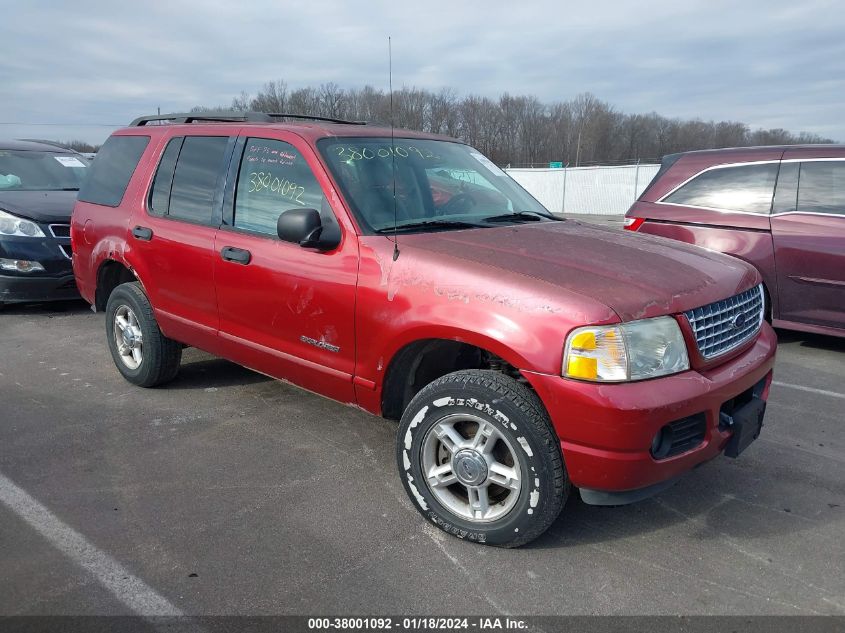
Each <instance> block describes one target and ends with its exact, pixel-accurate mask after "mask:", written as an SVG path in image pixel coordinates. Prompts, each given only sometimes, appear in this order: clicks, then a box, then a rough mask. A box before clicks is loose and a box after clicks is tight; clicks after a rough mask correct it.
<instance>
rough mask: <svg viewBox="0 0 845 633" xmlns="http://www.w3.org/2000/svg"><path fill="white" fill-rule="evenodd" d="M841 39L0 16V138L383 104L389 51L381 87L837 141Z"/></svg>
mask: <svg viewBox="0 0 845 633" xmlns="http://www.w3.org/2000/svg"><path fill="white" fill-rule="evenodd" d="M843 33H845V2H842V1H841V0H827V1H826V0H818V1H812V0H801V1H800V2H795V0H791V1H789V2H780V1H773V0H742V1H736V0H734V1H731V2H721V1H718V0H671V1H668V0H667V1H658V2H648V1H639V2H633V1H630V2H602V1H595V0H582V1H580V2H579V1H576V2H573V1H571V0H570V1H569V2H564V1H562V0H552V1H549V2H545V1H544V2H530V1H529V2H526V1H521V2H517V1H510V2H498V1H494V0H485V1H479V2H475V1H472V2H461V1H460V0H450V1H448V2H441V1H439V0H437V1H435V0H415V1H413V2H402V1H401V0H394V1H393V2H381V1H371V2H364V1H346V2H343V1H336V2H328V1H327V2H322V1H321V0H310V1H308V2H283V1H279V0H277V1H275V2H273V1H255V2H250V1H248V0H243V1H242V2H239V3H236V2H216V1H213V0H203V1H201V2H200V1H194V0H189V1H184V0H169V1H168V2H143V3H140V2H115V1H114V0H108V1H103V2H100V1H86V0H77V1H75V2H59V1H52V2H43V1H35V0H27V1H25V2H23V1H21V0H0V138H21V137H29V138H32V137H35V138H52V139H63V140H65V139H82V140H86V141H89V142H96V143H99V142H102V141H103V140H104V139H105V138H106V137H107V136H108V134H109V132H110V130H111V128H110V127H107V126H108V125H122V124H125V123H128V122H129V121H130V120H131V119H133V118H134V117H136V116H138V115H141V114H148V113H153V112H155V111H156V108H157V107H161V110H162V112H171V111H184V110H186V109H189V108H190V107H192V106H194V105H228V104H229V103H230V102H231V99H232V97H233V96H235V95H237V94H239V93H240V92H241V91H242V90H246V91H247V92H250V93H254V92H255V91H256V90H258V89H259V88H260V87H261V86H262V85H263V84H264V83H265V82H267V81H269V80H274V79H283V80H285V81H286V82H287V83H288V85H289V86H290V87H291V88H298V87H303V86H308V85H311V86H317V85H318V84H320V83H324V82H335V83H337V84H340V85H341V86H343V87H360V86H363V85H365V84H371V85H373V86H376V87H380V88H386V87H387V36H388V35H391V36H392V37H393V72H394V87H399V86H402V85H406V86H416V87H420V88H427V89H431V90H438V89H440V88H442V87H451V88H454V89H455V90H456V91H457V92H458V94H460V95H463V94H467V93H470V92H472V93H477V94H482V95H487V96H498V95H499V94H500V93H502V92H504V91H508V92H510V93H512V94H533V95H536V96H538V97H539V98H540V99H542V100H544V101H547V102H551V101H556V100H567V99H571V98H572V97H574V96H576V95H577V94H578V93H581V92H592V93H593V94H595V95H596V96H597V97H599V98H600V99H603V100H605V101H608V102H610V103H611V104H612V105H614V106H615V107H616V108H617V109H619V110H621V111H623V112H626V113H644V112H651V111H655V112H658V113H660V114H663V115H666V116H671V117H684V118H702V119H706V120H709V119H715V120H721V119H730V120H738V121H743V122H745V123H747V124H749V125H750V126H751V127H752V128H756V127H764V128H770V127H783V128H786V129H788V130H790V131H792V132H800V131H806V132H814V133H816V134H820V135H823V136H828V137H832V138H834V139H837V140H840V141H845V112H843V101H845V35H843ZM9 123H12V125H9ZM23 123H28V124H33V123H38V124H45V123H48V124H53V125H37V126H34V125H22V124H23ZM55 124H58V125H55Z"/></svg>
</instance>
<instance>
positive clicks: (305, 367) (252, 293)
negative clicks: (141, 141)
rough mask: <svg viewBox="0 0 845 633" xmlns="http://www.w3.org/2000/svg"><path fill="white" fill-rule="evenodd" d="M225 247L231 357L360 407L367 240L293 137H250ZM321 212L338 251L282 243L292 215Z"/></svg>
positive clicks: (223, 316)
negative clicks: (361, 287) (336, 237)
mask: <svg viewBox="0 0 845 633" xmlns="http://www.w3.org/2000/svg"><path fill="white" fill-rule="evenodd" d="M229 173H230V178H229V186H228V187H227V191H226V195H225V200H224V218H223V226H221V228H220V230H219V232H218V234H217V239H216V243H215V269H214V276H215V284H216V288H217V302H218V310H219V316H220V339H221V344H222V345H223V346H224V348H225V349H226V353H227V355H228V356H229V357H230V358H232V359H233V360H236V361H237V362H239V363H241V364H243V365H246V366H247V367H251V368H253V369H257V370H258V371H261V372H263V373H266V374H269V375H271V376H275V377H277V378H283V379H286V380H289V381H291V382H293V383H295V384H298V385H300V386H302V387H305V388H306V389H309V390H312V391H315V392H318V393H320V394H323V395H326V396H328V397H330V398H333V399H335V400H340V401H345V402H352V401H354V398H355V395H354V390H353V386H352V374H353V371H354V363H355V330H354V309H355V284H356V280H357V274H358V244H357V240H356V238H355V235H354V233H353V232H352V231H349V230H348V228H347V227H345V226H343V225H341V224H340V223H339V222H338V220H337V216H336V215H335V213H336V211H337V212H339V213H341V214H342V213H343V209H340V208H338V209H333V208H332V206H331V204H330V203H329V202H328V200H329V199H334V200H335V201H337V199H338V198H337V196H332V197H331V198H329V197H327V196H326V193H325V192H326V191H329V192H331V185H330V184H329V182H328V179H327V177H326V174H325V172H324V170H323V168H322V166H321V165H320V164H319V162H318V161H317V159H316V157H315V156H314V154H313V152H312V150H311V149H310V147H308V146H307V145H305V144H304V143H302V142H301V141H300V139H299V138H298V137H296V136H294V135H292V134H287V133H284V132H274V133H273V137H272V138H256V137H249V138H243V137H242V138H240V139H239V142H238V145H237V147H236V150H235V156H234V157H233V160H232V166H231V168H230V171H229ZM297 208H300V209H301V208H316V209H317V210H318V211H320V214H321V220H322V224H323V226H324V229H323V230H324V231H339V232H340V234H341V236H342V237H341V241H340V246H338V247H337V248H336V249H334V250H332V251H328V252H324V251H319V250H316V249H310V248H303V247H301V246H299V245H298V244H293V243H290V242H283V241H281V240H280V239H279V238H278V235H277V230H276V222H277V220H278V218H279V215H280V214H282V213H284V212H285V211H287V210H289V209H297Z"/></svg>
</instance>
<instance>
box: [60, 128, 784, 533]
mask: <svg viewBox="0 0 845 633" xmlns="http://www.w3.org/2000/svg"><path fill="white" fill-rule="evenodd" d="M296 118H303V117H296ZM157 119H163V120H164V119H166V120H169V121H170V124H168V125H150V123H158V122H159V121H157ZM304 119H305V120H304V122H300V123H291V122H290V121H291V120H292V117H290V116H285V115H265V114H255V113H248V114H240V115H229V116H224V115H167V116H163V117H145V118H141V119H138V120H136V121H135V122H133V124H132V125H131V126H130V127H129V128H127V129H123V130H120V131H118V132H116V133H115V134H113V135H112V137H111V138H110V139H109V140H108V141H107V142H106V144H105V146H104V147H103V150H102V151H101V152H100V154H98V157H97V158H96V160H95V161H94V165H93V167H92V173H91V175H90V177H89V178H88V180H87V181H86V183H85V185H84V187H83V189H82V191H81V192H80V195H79V201H78V202H77V205H76V208H75V210H74V214H73V221H72V229H71V233H72V239H73V245H74V258H73V262H74V270H75V272H76V275H77V279H78V284H79V288H80V291H81V292H82V295H83V296H84V297H85V298H86V299H87V300H88V301H89V302H91V303H92V304H93V306H94V307H95V308H96V309H97V310H99V311H105V312H106V331H107V340H108V345H109V348H110V349H111V354H112V356H113V358H114V362H115V364H116V366H117V368H118V370H119V371H120V373H121V374H123V376H124V377H125V378H126V379H127V380H129V381H130V382H132V383H134V384H136V385H140V386H146V387H151V386H154V385H160V384H163V383H165V382H167V381H168V380H171V379H172V378H173V377H174V376H175V375H176V373H177V371H178V369H179V362H180V356H181V353H182V348H183V347H184V346H185V345H192V346H195V347H198V348H201V349H203V350H207V351H208V352H211V353H213V354H217V355H219V356H222V357H225V358H228V359H231V360H233V361H235V362H237V363H240V364H242V365H245V366H247V367H250V368H253V369H255V370H257V371H260V372H263V373H265V374H269V375H271V376H275V377H277V378H282V379H285V380H288V381H290V382H293V383H295V384H297V385H300V386H302V387H304V388H306V389H309V390H311V391H314V392H317V393H319V394H322V395H324V396H327V397H329V398H333V399H335V400H339V401H341V402H348V403H351V404H354V405H357V406H359V407H361V408H363V409H365V410H366V411H370V412H372V413H374V414H377V415H383V416H385V417H387V418H394V419H401V422H400V426H399V431H398V438H397V450H396V455H397V462H398V466H399V472H400V475H401V479H402V482H403V484H404V486H405V488H406V490H407V492H408V494H409V496H410V498H411V499H412V502H413V503H414V504H415V505H416V507H417V509H418V510H419V511H420V512H421V513H422V514H423V516H425V517H426V519H427V520H429V521H431V522H433V523H434V524H435V525H437V526H438V527H440V528H441V529H443V530H445V531H446V532H448V533H451V534H454V535H456V536H458V537H460V538H464V539H468V540H471V541H475V542H481V543H489V544H494V545H501V546H517V545H521V544H523V543H526V542H528V541H530V540H531V539H533V538H535V537H536V536H538V535H539V534H541V533H542V532H543V531H544V530H545V529H546V528H547V527H548V526H549V525H550V524H551V522H552V521H553V520H554V519H555V517H556V516H557V515H558V513H559V512H560V510H561V508H562V507H563V504H564V501H565V500H566V497H567V495H568V493H569V491H570V488H571V486H572V485H574V486H577V487H579V488H580V489H581V496H582V497H583V498H584V500H585V501H586V502H588V503H594V504H608V505H610V504H622V503H628V502H631V501H636V500H638V499H641V498H644V497H647V496H648V495H651V494H654V493H655V492H658V491H659V490H661V489H663V488H665V487H666V486H668V485H669V484H671V483H672V482H673V481H674V480H675V479H676V478H678V477H679V476H680V475H682V474H684V473H686V472H687V471H689V470H691V469H692V468H693V467H695V466H697V465H699V464H701V463H702V462H705V461H707V460H709V459H711V458H713V457H716V456H717V455H719V454H721V453H726V454H727V455H729V456H736V455H738V454H739V453H740V452H741V451H742V450H743V449H744V448H746V447H747V446H748V445H749V443H750V442H751V441H752V440H753V439H754V438H756V437H757V435H758V434H759V432H760V427H761V424H762V419H763V412H764V410H765V401H766V398H767V395H768V389H769V385H770V382H771V376H772V365H773V363H774V355H775V345H776V341H775V336H774V333H773V331H772V329H771V328H770V327H769V325H768V324H767V323H765V322H764V319H763V312H764V297H763V289H762V285H761V279H760V275H759V273H758V272H757V271H756V270H755V269H754V268H753V267H752V266H750V265H748V264H746V263H744V262H741V261H739V260H738V259H735V258H732V257H726V256H724V255H721V254H718V253H709V252H707V251H705V250H703V249H700V248H696V247H692V246H687V245H683V244H677V245H673V243H670V242H667V241H666V240H663V239H660V238H654V237H650V236H626V235H623V234H621V233H618V232H614V231H610V230H606V229H602V228H598V227H594V226H587V225H582V224H579V223H577V222H573V221H562V220H558V219H556V218H554V217H553V216H552V215H551V214H549V212H548V211H547V210H546V209H545V208H543V207H542V206H541V205H540V204H539V203H538V202H537V201H536V200H534V199H533V198H532V197H531V196H529V195H528V194H527V193H526V192H525V191H524V190H523V189H521V188H520V187H519V186H518V185H517V184H516V183H515V182H514V181H513V180H511V179H510V178H509V177H508V176H507V175H506V174H505V173H504V172H502V171H501V170H500V169H498V168H497V167H496V166H495V165H494V164H493V163H491V162H490V161H489V160H488V159H487V158H485V157H484V156H483V155H481V154H480V153H479V152H477V151H476V150H474V149H473V148H471V147H468V146H467V145H465V144H463V143H460V142H458V141H455V140H453V139H449V138H444V137H440V136H434V135H430V134H421V133H416V132H408V131H404V130H402V131H398V130H397V131H395V133H392V131H391V130H390V129H384V128H379V127H372V126H368V125H363V124H354V123H349V122H331V121H325V120H311V119H309V118H304ZM104 156H106V157H108V160H106V159H104V158H103V157H104Z"/></svg>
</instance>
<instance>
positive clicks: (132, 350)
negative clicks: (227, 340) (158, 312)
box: [106, 282, 182, 387]
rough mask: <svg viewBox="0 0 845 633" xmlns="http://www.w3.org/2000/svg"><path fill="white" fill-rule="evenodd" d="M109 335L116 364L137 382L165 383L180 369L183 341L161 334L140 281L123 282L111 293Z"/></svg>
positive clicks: (120, 370)
mask: <svg viewBox="0 0 845 633" xmlns="http://www.w3.org/2000/svg"><path fill="white" fill-rule="evenodd" d="M106 338H107V341H108V345H109V351H110V352H111V355H112V359H113V360H114V364H115V366H117V369H118V371H119V372H120V373H121V375H122V376H123V377H124V378H126V380H128V381H129V382H131V383H132V384H133V385H138V386H139V387H155V386H157V385H163V384H164V383H166V382H170V381H171V380H173V379H174V378H175V377H176V374H177V373H178V372H179V363H180V362H181V361H182V344H181V343H179V342H177V341H174V340H172V339H169V338H167V337H166V336H164V334H162V333H161V330H160V329H159V327H158V323H157V322H156V320H155V315H154V314H153V308H152V306H151V305H150V301H149V299H147V295H145V294H144V291H143V290H141V285H140V284H139V283H138V282H131V283H125V284H121V285H119V286H118V287H117V288H115V289H114V291H112V293H111V295H109V300H108V303H107V304H106Z"/></svg>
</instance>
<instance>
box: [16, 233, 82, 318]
mask: <svg viewBox="0 0 845 633" xmlns="http://www.w3.org/2000/svg"><path fill="white" fill-rule="evenodd" d="M44 229H45V230H46V226H45V227H44ZM69 251H70V239H69V238H56V237H44V238H23V237H8V236H3V237H2V238H0V258H4V259H22V260H27V261H36V262H38V263H40V264H41V265H42V266H43V267H44V271H39V272H31V273H18V272H10V271H1V272H0V303H16V302H21V301H53V300H61V299H78V298H79V291H78V290H77V288H76V282H75V281H74V277H73V270H72V267H71V259H70V257H69Z"/></svg>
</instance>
